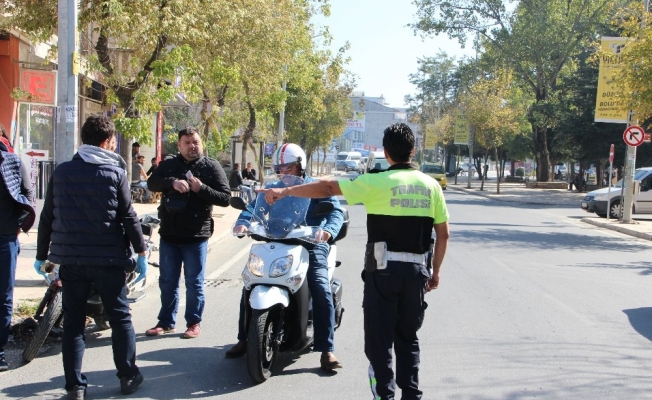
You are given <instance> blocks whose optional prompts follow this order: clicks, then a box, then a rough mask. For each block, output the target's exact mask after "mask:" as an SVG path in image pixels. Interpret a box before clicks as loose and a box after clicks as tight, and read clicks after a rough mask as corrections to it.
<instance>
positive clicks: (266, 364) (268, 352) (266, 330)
mask: <svg viewBox="0 0 652 400" xmlns="http://www.w3.org/2000/svg"><path fill="white" fill-rule="evenodd" d="M276 318H277V313H275V312H272V311H269V310H267V311H261V310H253V313H252V315H251V322H250V323H249V332H248V334H247V370H248V371H249V376H250V377H251V379H253V380H254V382H256V383H262V382H265V381H266V380H267V379H268V378H269V377H270V376H271V375H272V372H271V369H272V365H273V364H274V360H275V359H276V353H277V351H278V347H277V346H276V345H275V344H274V330H275V329H274V325H275V322H276Z"/></svg>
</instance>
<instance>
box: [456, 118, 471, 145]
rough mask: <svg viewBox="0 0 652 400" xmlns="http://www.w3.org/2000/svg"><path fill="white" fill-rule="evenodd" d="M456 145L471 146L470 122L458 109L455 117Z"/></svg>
mask: <svg viewBox="0 0 652 400" xmlns="http://www.w3.org/2000/svg"><path fill="white" fill-rule="evenodd" d="M453 143H455V144H465V145H468V144H469V121H468V120H467V119H466V115H464V111H462V110H460V109H458V110H457V114H456V115H455V140H454V142H453Z"/></svg>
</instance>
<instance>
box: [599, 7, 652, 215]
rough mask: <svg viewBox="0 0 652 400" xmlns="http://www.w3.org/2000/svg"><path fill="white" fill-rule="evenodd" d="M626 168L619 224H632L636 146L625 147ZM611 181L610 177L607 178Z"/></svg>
mask: <svg viewBox="0 0 652 400" xmlns="http://www.w3.org/2000/svg"><path fill="white" fill-rule="evenodd" d="M644 5H645V12H646V13H647V12H649V11H650V0H644ZM644 21H645V20H643V22H641V26H645V22H644ZM632 117H633V116H632V112H631V111H630V113H629V118H628V119H627V121H628V122H627V126H628V127H629V126H630V125H631V124H632ZM625 162H626V165H627V167H626V168H625V176H624V177H623V178H624V185H623V186H624V191H625V193H624V197H623V201H622V203H621V204H620V210H621V213H620V214H621V215H622V219H621V221H620V222H624V223H631V222H632V206H633V205H634V171H635V170H636V146H629V145H628V146H627V158H626V160H625ZM609 179H611V177H609ZM610 212H611V210H607V213H610Z"/></svg>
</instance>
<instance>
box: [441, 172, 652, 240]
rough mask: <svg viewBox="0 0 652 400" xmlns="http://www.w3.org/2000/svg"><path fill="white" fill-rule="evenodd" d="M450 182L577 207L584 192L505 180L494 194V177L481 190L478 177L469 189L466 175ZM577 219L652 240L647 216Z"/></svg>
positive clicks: (515, 198) (476, 191) (489, 194)
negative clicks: (625, 219)
mask: <svg viewBox="0 0 652 400" xmlns="http://www.w3.org/2000/svg"><path fill="white" fill-rule="evenodd" d="M453 182H454V178H449V181H448V189H449V190H456V191H460V192H466V193H469V194H473V195H476V196H482V197H486V198H489V199H492V200H497V201H506V202H512V203H520V204H539V205H548V206H564V207H568V206H571V207H577V208H578V209H579V208H580V202H581V200H582V199H583V198H584V197H585V196H586V193H578V192H576V191H570V190H567V189H529V188H526V187H525V185H523V184H520V183H506V182H502V183H501V184H500V194H496V183H497V182H496V180H495V179H490V180H488V181H485V183H484V190H483V191H480V184H481V181H480V180H478V179H473V180H472V181H471V188H470V189H467V187H466V186H467V180H466V177H465V176H464V177H461V179H460V177H458V178H457V185H455V184H454V183H453ZM580 221H582V222H584V223H587V224H591V225H594V226H598V227H600V228H605V229H610V230H613V231H617V232H620V233H623V234H625V235H629V236H634V237H638V238H641V239H646V240H652V221H650V220H638V221H634V222H633V223H630V224H624V223H621V222H620V221H618V220H614V219H610V220H609V221H607V219H606V218H600V217H598V216H597V215H595V214H594V213H591V214H589V213H586V217H584V218H582V219H581V220H580Z"/></svg>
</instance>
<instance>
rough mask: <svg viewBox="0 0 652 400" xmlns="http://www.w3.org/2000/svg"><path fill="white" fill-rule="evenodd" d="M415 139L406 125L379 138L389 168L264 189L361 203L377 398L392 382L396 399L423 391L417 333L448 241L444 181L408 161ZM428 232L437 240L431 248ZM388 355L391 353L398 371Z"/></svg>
mask: <svg viewBox="0 0 652 400" xmlns="http://www.w3.org/2000/svg"><path fill="white" fill-rule="evenodd" d="M414 142H415V140H414V134H413V133H412V130H411V129H410V128H409V127H408V126H407V125H406V124H402V123H399V124H394V125H390V126H389V127H388V128H387V129H385V132H384V136H383V147H384V152H385V158H386V159H387V162H388V163H389V165H390V167H389V168H388V169H387V171H384V172H381V173H377V174H364V175H361V176H358V177H357V178H356V179H354V180H341V181H336V180H321V181H317V182H314V183H306V184H303V185H298V186H293V187H287V188H283V189H265V190H262V192H263V193H264V196H265V199H266V200H267V201H268V202H269V203H270V204H271V203H274V202H275V201H276V200H278V199H281V198H283V197H285V196H296V197H310V198H320V197H326V196H337V195H343V196H344V198H345V199H346V201H347V203H348V204H356V203H362V204H363V205H364V206H365V208H366V209H367V233H368V238H367V246H366V252H365V267H364V269H365V270H364V271H363V273H362V277H363V280H364V294H363V300H362V309H363V311H364V338H365V354H366V356H367V359H368V360H369V364H370V365H369V370H368V371H369V383H370V386H371V391H372V393H373V396H374V399H378V400H390V399H394V398H395V394H394V392H395V390H396V388H395V386H397V385H398V386H399V387H400V388H401V390H402V396H401V399H404V400H408V399H409V400H416V399H421V398H422V396H423V393H422V392H421V390H419V362H420V359H419V357H420V350H419V339H418V337H417V331H418V330H419V328H421V325H422V323H423V318H424V314H425V310H426V308H427V306H428V305H427V304H426V302H425V301H424V298H425V294H426V292H429V291H431V290H432V289H437V287H438V286H439V270H440V268H441V264H442V262H443V260H444V254H445V253H446V248H447V245H448V238H449V228H448V210H447V208H446V202H445V200H444V195H443V192H442V189H441V186H439V184H438V183H437V181H435V180H434V178H431V177H429V176H428V175H425V174H424V173H422V172H420V171H418V170H417V169H416V167H415V166H414V165H413V164H412V163H411V161H412V154H414ZM433 229H434V231H435V236H436V239H435V244H434V251H433V253H430V244H431V233H432V231H433ZM430 258H432V261H431V263H430V265H428V261H429V260H430ZM430 266H432V272H429V267H430ZM392 350H393V351H392ZM392 353H395V354H396V363H395V364H396V374H394V371H393V370H392V365H393V364H394V360H393V356H392ZM429 398H432V396H429Z"/></svg>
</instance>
